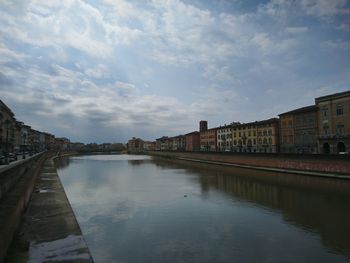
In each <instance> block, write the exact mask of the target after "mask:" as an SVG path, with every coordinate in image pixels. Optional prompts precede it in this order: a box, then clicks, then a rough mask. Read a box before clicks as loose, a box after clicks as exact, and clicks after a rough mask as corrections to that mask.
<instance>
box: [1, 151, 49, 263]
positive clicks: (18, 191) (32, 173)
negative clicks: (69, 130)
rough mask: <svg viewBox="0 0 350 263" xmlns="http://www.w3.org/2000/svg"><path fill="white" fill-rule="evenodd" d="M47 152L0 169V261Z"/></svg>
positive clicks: (9, 242) (18, 221)
mask: <svg viewBox="0 0 350 263" xmlns="http://www.w3.org/2000/svg"><path fill="white" fill-rule="evenodd" d="M47 157H48V154H39V155H36V156H33V157H32V158H29V159H26V160H23V161H20V162H18V163H17V164H15V165H11V166H8V167H6V168H5V169H2V170H1V171H0V262H2V261H3V259H4V257H5V255H6V251H7V249H8V247H9V246H10V244H11V241H12V238H13V236H14V233H15V231H16V229H17V227H18V225H19V223H20V220H21V216H22V214H23V212H24V210H25V208H26V207H27V205H28V202H29V200H30V196H31V194H32V191H33V187H34V182H35V179H36V176H37V174H38V172H39V169H40V167H41V165H42V163H43V162H44V160H45V159H46V158H47Z"/></svg>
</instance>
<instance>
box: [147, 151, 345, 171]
mask: <svg viewBox="0 0 350 263" xmlns="http://www.w3.org/2000/svg"><path fill="white" fill-rule="evenodd" d="M149 154H151V155H154V156H163V157H170V158H182V159H193V160H201V161H209V162H219V163H228V164H236V165H243V166H251V168H254V167H267V168H277V169H286V170H291V171H293V170H295V171H307V172H321V173H334V174H342V175H349V176H350V156H349V155H329V156H326V155H283V154H238V153H202V152H149Z"/></svg>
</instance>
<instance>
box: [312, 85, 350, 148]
mask: <svg viewBox="0 0 350 263" xmlns="http://www.w3.org/2000/svg"><path fill="white" fill-rule="evenodd" d="M315 104H316V106H317V110H318V118H317V119H318V135H319V136H318V149H319V152H320V153H325V154H329V153H331V154H336V153H343V152H350V91H346V92H341V93H336V94H332V95H328V96H323V97H319V98H316V99H315Z"/></svg>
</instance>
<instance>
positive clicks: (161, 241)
mask: <svg viewBox="0 0 350 263" xmlns="http://www.w3.org/2000/svg"><path fill="white" fill-rule="evenodd" d="M57 167H58V173H59V176H60V179H61V181H62V183H63V185H64V188H65V191H66V194H67V196H68V199H69V201H70V203H71V205H72V208H73V210H74V213H75V215H76V217H77V220H78V222H79V225H80V227H81V229H82V232H83V234H84V236H85V239H86V242H87V244H88V246H89V248H90V251H91V254H92V256H93V258H94V260H95V262H96V263H99V262H116V263H122V262H123V263H133V262H143V263H147V262H162V263H165V262H218V263H220V262H349V261H350V182H348V181H345V180H334V179H324V178H316V177H308V176H300V175H291V174H281V173H271V172H259V171H255V170H249V169H236V168H227V167H221V166H217V165H205V164H197V163H191V162H186V161H172V160H167V159H160V158H152V157H150V156H143V155H87V156H76V157H70V158H63V159H61V160H60V161H58V162H57Z"/></svg>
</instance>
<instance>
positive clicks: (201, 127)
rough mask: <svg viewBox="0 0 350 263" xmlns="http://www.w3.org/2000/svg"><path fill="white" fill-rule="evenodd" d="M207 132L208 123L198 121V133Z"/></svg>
mask: <svg viewBox="0 0 350 263" xmlns="http://www.w3.org/2000/svg"><path fill="white" fill-rule="evenodd" d="M206 130H208V122H207V121H200V122H199V131H200V132H202V131H206Z"/></svg>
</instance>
